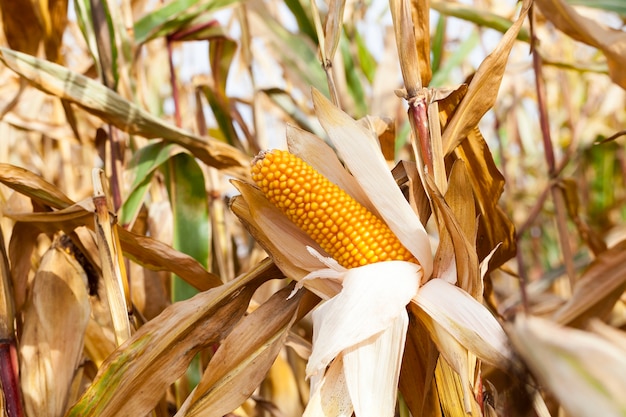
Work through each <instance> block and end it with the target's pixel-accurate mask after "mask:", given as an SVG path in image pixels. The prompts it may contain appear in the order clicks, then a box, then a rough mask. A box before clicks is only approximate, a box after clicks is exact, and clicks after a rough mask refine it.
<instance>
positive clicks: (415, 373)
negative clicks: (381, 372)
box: [398, 303, 441, 417]
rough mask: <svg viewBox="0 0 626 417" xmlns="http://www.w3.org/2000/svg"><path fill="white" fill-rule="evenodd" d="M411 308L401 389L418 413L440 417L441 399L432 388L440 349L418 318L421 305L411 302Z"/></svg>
mask: <svg viewBox="0 0 626 417" xmlns="http://www.w3.org/2000/svg"><path fill="white" fill-rule="evenodd" d="M407 310H408V313H409V328H408V331H407V341H406V344H405V346H404V355H403V356H402V368H401V370H400V381H399V386H398V388H399V389H400V392H401V393H402V395H403V398H404V400H405V401H406V403H407V405H408V407H409V410H410V411H411V413H412V414H413V415H414V416H423V417H440V416H441V408H440V407H439V399H438V398H437V395H436V390H435V389H433V388H432V386H433V383H434V379H433V378H434V373H435V367H436V366H437V359H438V358H439V351H438V350H437V346H436V345H435V344H434V343H433V341H432V339H431V338H430V335H429V333H428V329H427V328H426V327H425V326H424V324H423V323H422V321H421V320H420V318H419V317H418V310H419V307H418V306H417V305H416V304H415V303H410V304H409V305H408V306H407Z"/></svg>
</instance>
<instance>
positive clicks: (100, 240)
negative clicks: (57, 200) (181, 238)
mask: <svg viewBox="0 0 626 417" xmlns="http://www.w3.org/2000/svg"><path fill="white" fill-rule="evenodd" d="M93 179H94V196H93V204H94V207H95V214H94V229H95V234H96V242H97V245H98V254H99V255H100V265H101V268H102V280H103V281H104V288H105V291H106V296H107V297H106V298H107V301H108V303H109V313H110V314H111V319H112V323H113V330H114V331H115V339H116V342H117V344H118V345H120V344H122V343H123V342H124V341H125V340H126V339H128V338H129V337H130V333H131V326H130V321H129V319H128V317H129V312H130V311H131V306H130V289H129V285H128V278H127V276H126V267H125V266H124V260H123V259H122V253H121V252H122V250H121V247H120V242H119V238H118V234H117V229H116V227H115V225H114V224H112V223H113V222H112V219H111V216H110V215H109V212H110V210H111V207H110V205H109V203H108V201H109V198H110V196H109V194H108V192H107V189H106V182H105V181H103V180H106V177H105V175H104V171H101V170H98V169H94V171H93Z"/></svg>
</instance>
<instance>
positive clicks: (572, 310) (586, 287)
mask: <svg viewBox="0 0 626 417" xmlns="http://www.w3.org/2000/svg"><path fill="white" fill-rule="evenodd" d="M624 290H626V241H622V242H620V243H618V244H617V245H615V246H614V247H612V248H611V249H609V250H607V251H606V252H604V253H602V254H601V255H600V256H598V257H597V258H596V259H595V260H594V261H593V262H592V263H591V265H590V266H589V268H588V269H587V270H586V271H585V272H584V273H583V275H582V276H581V277H580V278H579V279H578V280H577V281H576V284H575V286H574V293H573V294H572V297H571V298H570V299H569V300H568V301H567V303H565V305H563V306H562V307H561V308H560V309H559V310H557V311H556V312H555V313H554V315H553V316H552V319H553V320H554V321H556V322H557V323H561V324H569V325H575V326H581V325H584V323H585V322H586V321H587V320H588V319H589V318H591V317H599V318H604V317H605V316H606V315H607V314H608V313H609V312H610V311H611V310H612V309H613V306H614V305H615V303H616V302H617V301H618V300H619V299H620V297H621V296H622V294H623V293H624Z"/></svg>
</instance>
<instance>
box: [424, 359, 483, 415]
mask: <svg viewBox="0 0 626 417" xmlns="http://www.w3.org/2000/svg"><path fill="white" fill-rule="evenodd" d="M457 372H458V371H455V370H454V369H453V366H451V365H449V364H448V363H447V362H446V361H442V360H439V362H438V363H437V369H436V371H435V379H436V381H437V391H438V392H439V398H440V400H441V408H442V410H443V415H445V416H446V417H465V416H469V415H471V416H478V417H480V416H482V413H481V411H480V408H479V407H478V404H477V403H476V399H475V398H474V397H473V396H472V395H467V394H466V393H468V390H469V389H470V388H469V387H466V385H465V384H466V381H465V380H464V378H463V377H462V376H460V375H459V374H458V373H457ZM468 394H471V392H470V393H468Z"/></svg>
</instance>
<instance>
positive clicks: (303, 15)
mask: <svg viewBox="0 0 626 417" xmlns="http://www.w3.org/2000/svg"><path fill="white" fill-rule="evenodd" d="M285 5H286V6H287V7H288V8H289V10H291V13H293V16H294V17H295V18H296V22H297V23H298V28H300V32H302V33H304V34H305V35H307V36H308V37H309V38H310V39H311V40H312V41H313V43H314V44H316V45H317V43H318V39H317V33H316V32H315V26H314V25H313V21H312V19H311V16H310V14H309V13H308V12H307V11H308V10H310V9H309V8H304V7H303V6H302V3H301V2H300V0H285Z"/></svg>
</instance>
